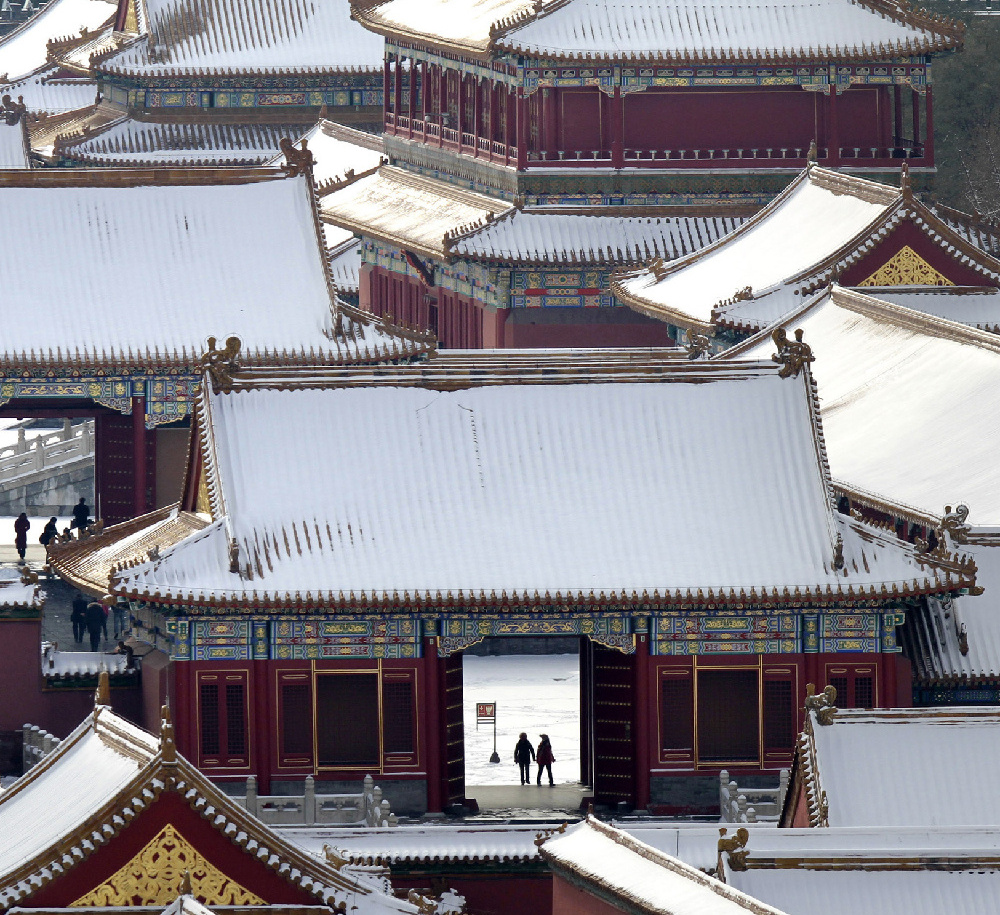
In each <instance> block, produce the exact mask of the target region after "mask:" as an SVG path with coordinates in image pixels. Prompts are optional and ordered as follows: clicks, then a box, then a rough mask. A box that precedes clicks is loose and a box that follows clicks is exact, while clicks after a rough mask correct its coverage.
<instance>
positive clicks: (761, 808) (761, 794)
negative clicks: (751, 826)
mask: <svg viewBox="0 0 1000 915" xmlns="http://www.w3.org/2000/svg"><path fill="white" fill-rule="evenodd" d="M787 793H788V770H787V769H782V770H780V771H779V773H778V785H777V787H774V788H741V787H740V786H739V785H738V784H737V783H736V782H735V780H733V779H731V778H730V777H729V773H728V772H727V771H726V770H725V769H723V770H722V771H721V772H720V773H719V814H720V819H721V821H722V822H723V823H760V822H768V821H774V820H777V819H778V817H780V816H781V809H782V808H783V807H784V805H785V795H786V794H787Z"/></svg>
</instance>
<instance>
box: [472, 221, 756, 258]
mask: <svg viewBox="0 0 1000 915" xmlns="http://www.w3.org/2000/svg"><path fill="white" fill-rule="evenodd" d="M745 218H746V217H744V216H740V215H736V216H732V215H710V216H691V215H684V216H672V215H667V214H661V215H653V216H650V215H644V214H639V213H630V214H628V215H615V214H614V211H613V210H612V211H599V210H595V211H593V212H589V213H584V212H578V213H565V212H562V213H560V212H553V211H538V210H523V211H520V210H511V211H509V212H508V213H506V214H505V215H503V216H501V217H500V218H499V219H496V220H493V221H492V222H490V223H488V224H487V225H485V226H483V227H480V228H477V229H474V230H473V231H472V232H471V233H469V234H468V235H464V236H462V237H460V238H457V239H456V240H455V242H454V244H453V246H452V251H453V252H454V253H455V254H456V255H458V256H462V257H469V258H472V259H474V260H491V261H502V262H511V261H514V262H521V263H564V262H567V261H568V262H576V263H579V262H583V263H588V264H616V265H618V264H620V265H626V264H627V265H633V264H642V263H647V262H648V261H651V260H652V259H653V258H655V257H659V258H663V259H664V260H673V259H674V258H677V257H683V256H684V255H686V254H689V253H691V252H692V251H697V250H698V249H699V248H703V247H704V246H705V245H708V244H711V243H712V242H714V241H717V240H718V239H720V238H721V237H722V236H724V235H726V234H727V233H728V232H732V231H733V230H734V229H735V228H737V227H738V226H739V225H741V224H742V223H743V222H744V220H745Z"/></svg>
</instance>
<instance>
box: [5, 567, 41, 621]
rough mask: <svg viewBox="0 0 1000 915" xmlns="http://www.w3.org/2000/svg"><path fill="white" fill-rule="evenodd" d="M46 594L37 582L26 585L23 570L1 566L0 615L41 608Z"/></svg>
mask: <svg viewBox="0 0 1000 915" xmlns="http://www.w3.org/2000/svg"><path fill="white" fill-rule="evenodd" d="M44 603H45V592H44V591H42V590H41V587H40V586H39V584H38V583H37V582H32V583H30V584H25V583H24V582H23V581H22V579H21V570H20V569H19V568H14V567H13V566H0V613H2V612H4V611H8V610H15V609H24V608H28V607H41V606H42V604H44Z"/></svg>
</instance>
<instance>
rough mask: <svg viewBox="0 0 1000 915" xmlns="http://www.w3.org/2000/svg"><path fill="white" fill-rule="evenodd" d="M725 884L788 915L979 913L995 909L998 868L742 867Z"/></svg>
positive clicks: (998, 892)
mask: <svg viewBox="0 0 1000 915" xmlns="http://www.w3.org/2000/svg"><path fill="white" fill-rule="evenodd" d="M726 881H727V883H728V884H729V885H730V886H732V887H734V888H736V889H738V890H741V891H743V892H744V893H747V894H749V895H751V896H753V897H755V898H756V899H759V900H761V901H762V902H766V903H768V904H769V905H772V906H775V907H777V908H780V909H782V910H784V911H785V912H788V913H789V915H842V913H844V912H851V913H853V915H882V913H885V912H905V913H906V915H944V913H947V915H983V913H985V912H992V911H995V910H996V901H997V897H998V895H1000V869H996V868H995V867H994V868H991V869H988V870H985V869H980V868H974V869H969V870H951V869H932V868H931V867H926V868H915V867H905V868H904V867H900V868H898V869H894V870H886V869H884V868H881V867H871V868H865V867H858V868H844V867H843V866H836V865H834V866H829V867H816V868H801V867H799V868H780V869H779V868H755V867H751V868H748V869H747V870H746V871H734V872H732V873H731V874H727V877H726Z"/></svg>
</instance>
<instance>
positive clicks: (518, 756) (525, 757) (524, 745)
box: [514, 731, 535, 785]
mask: <svg viewBox="0 0 1000 915" xmlns="http://www.w3.org/2000/svg"><path fill="white" fill-rule="evenodd" d="M534 759H535V748H534V747H533V746H532V745H531V741H530V740H528V735H527V734H525V733H524V731H521V736H520V738H519V739H518V741H517V746H515V747H514V762H516V763H517V764H518V765H519V766H520V767H521V784H522V785H530V784H531V763H532V762H533V761H534Z"/></svg>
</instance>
